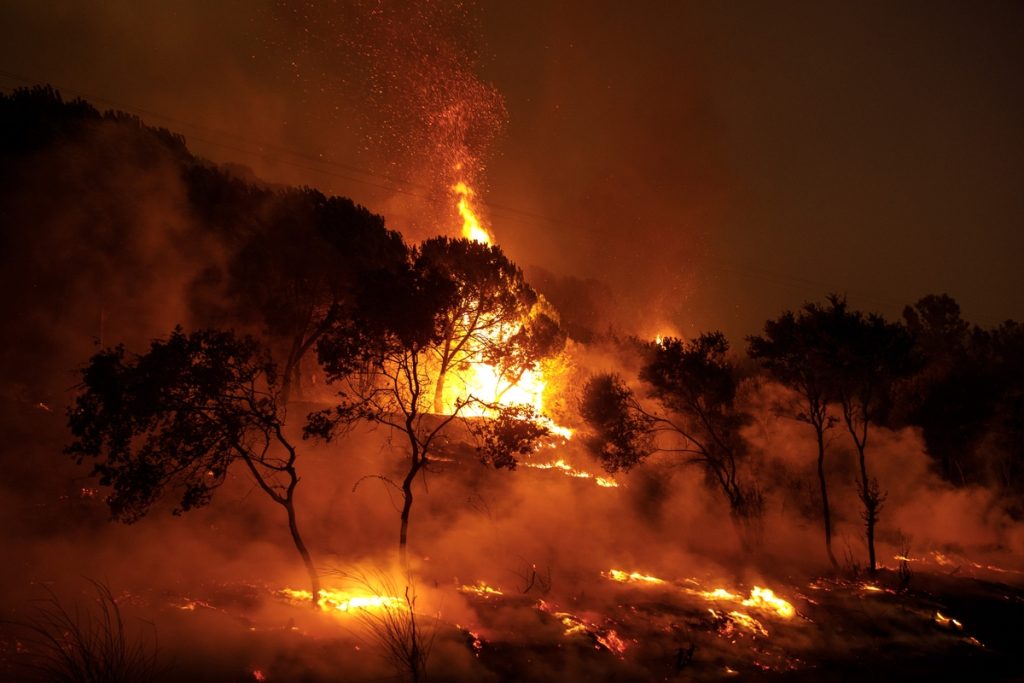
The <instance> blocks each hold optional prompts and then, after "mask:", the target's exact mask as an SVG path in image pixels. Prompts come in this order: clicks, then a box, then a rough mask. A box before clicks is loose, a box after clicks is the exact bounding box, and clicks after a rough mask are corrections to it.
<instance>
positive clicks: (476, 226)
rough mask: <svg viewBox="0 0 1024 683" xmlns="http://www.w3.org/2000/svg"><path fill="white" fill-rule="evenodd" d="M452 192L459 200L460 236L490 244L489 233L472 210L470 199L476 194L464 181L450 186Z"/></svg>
mask: <svg viewBox="0 0 1024 683" xmlns="http://www.w3.org/2000/svg"><path fill="white" fill-rule="evenodd" d="M452 192H454V193H455V195H456V196H457V197H458V198H459V203H458V209H459V215H460V216H462V236H463V237H465V238H466V239H468V240H473V241H474V242H483V243H484V244H492V243H493V240H492V239H491V233H490V232H488V231H487V228H485V227H484V226H483V225H481V223H480V218H479V217H478V216H477V215H476V211H474V210H473V204H472V201H471V200H472V199H473V196H474V195H475V194H476V193H475V192H474V191H473V188H471V187H470V186H469V185H467V184H466V183H465V182H464V181H462V180H460V181H459V182H457V183H455V184H454V185H452Z"/></svg>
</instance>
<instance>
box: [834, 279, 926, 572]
mask: <svg viewBox="0 0 1024 683" xmlns="http://www.w3.org/2000/svg"><path fill="white" fill-rule="evenodd" d="M829 306H830V308H829V311H828V313H829V317H830V319H831V321H832V323H833V327H832V330H833V332H832V334H831V337H832V346H831V348H830V349H823V350H825V351H830V352H831V353H830V354H829V355H830V357H831V358H832V362H833V367H834V373H833V381H834V382H835V396H836V399H837V401H838V402H839V405H840V408H841V410H842V415H843V423H844V424H845V425H846V428H847V431H848V432H849V433H850V437H851V438H852V440H853V443H854V446H855V447H856V449H857V459H858V463H859V465H860V490H859V492H858V494H859V497H860V500H861V503H862V504H863V506H864V510H863V512H862V515H863V518H864V526H865V535H866V539H867V546H868V562H869V564H868V566H869V568H870V571H871V573H872V574H874V572H875V569H876V566H877V563H876V558H875V526H876V524H877V523H878V515H879V511H880V510H881V506H882V502H883V501H884V499H885V494H884V493H883V492H882V490H881V488H880V487H879V484H878V481H877V480H876V479H875V478H873V477H870V476H869V474H868V467H867V460H866V457H865V450H866V448H867V443H868V435H869V430H870V427H871V425H872V424H877V423H878V422H879V421H880V420H881V419H883V418H884V416H885V413H886V412H887V410H888V402H889V399H890V397H891V396H892V392H893V387H894V385H895V383H896V382H897V381H898V380H900V379H902V378H903V377H905V376H907V375H909V374H910V371H911V369H912V364H911V338H910V335H909V334H908V333H907V331H906V329H905V328H904V327H902V326H900V325H898V324H893V323H888V322H886V321H885V320H884V319H883V318H882V317H881V316H879V315H876V314H870V315H867V316H865V315H864V314H862V313H861V312H860V311H850V310H849V309H848V308H847V305H846V301H845V300H843V299H840V298H838V297H835V296H832V297H830V298H829Z"/></svg>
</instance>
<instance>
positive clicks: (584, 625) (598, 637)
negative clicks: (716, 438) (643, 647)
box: [537, 600, 626, 657]
mask: <svg viewBox="0 0 1024 683" xmlns="http://www.w3.org/2000/svg"><path fill="white" fill-rule="evenodd" d="M537 609H539V610H541V611H542V612H547V613H548V614H550V615H551V616H553V617H554V618H556V619H558V620H559V621H560V622H562V625H563V626H565V631H564V634H565V635H567V636H574V635H584V636H589V637H590V638H593V640H594V648H595V649H598V650H600V649H602V648H603V649H605V650H608V651H609V652H612V653H614V654H616V655H619V656H620V657H621V656H622V654H623V653H624V652H625V651H626V641H624V640H623V639H622V638H621V637H619V634H618V633H616V632H615V631H614V630H613V629H610V628H602V627H600V626H598V625H597V624H593V623H590V622H588V621H587V620H585V619H583V618H581V617H578V616H576V615H575V614H570V613H569V612H556V611H554V609H553V607H552V606H551V605H550V604H548V603H547V602H545V601H544V600H539V601H538V602H537Z"/></svg>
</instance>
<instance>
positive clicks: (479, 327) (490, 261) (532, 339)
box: [415, 237, 557, 414]
mask: <svg viewBox="0 0 1024 683" xmlns="http://www.w3.org/2000/svg"><path fill="white" fill-rule="evenodd" d="M415 267H416V269H417V270H418V271H420V272H423V273H424V274H428V273H433V274H435V276H436V277H440V278H443V279H446V280H447V281H449V282H450V283H451V284H452V287H453V298H452V299H451V300H450V302H449V305H447V306H445V307H444V308H443V309H442V310H440V311H439V316H440V317H439V318H438V329H437V331H438V334H439V341H438V343H437V344H436V345H433V347H432V348H433V351H434V355H435V357H436V363H437V370H436V380H435V382H434V395H433V412H434V413H437V414H442V413H444V412H445V406H444V402H445V400H444V391H445V385H446V382H447V379H448V377H449V373H451V372H453V371H458V370H459V369H466V370H468V369H471V367H472V366H473V365H476V364H483V363H487V364H490V365H495V364H496V363H497V362H501V361H507V367H506V368H503V369H502V375H503V378H504V379H505V380H506V381H505V382H504V388H505V389H507V388H508V387H509V386H511V385H513V384H515V382H517V381H518V380H519V378H520V377H521V376H522V371H523V370H525V369H526V368H527V367H529V366H530V365H531V364H532V363H533V362H534V361H535V360H536V359H537V358H538V357H539V356H538V355H537V354H543V355H549V346H553V345H554V344H555V343H556V341H557V325H555V326H554V328H555V329H554V330H552V329H551V326H550V325H549V323H551V322H553V320H552V319H551V318H550V317H546V318H542V319H540V320H538V321H537V324H536V325H535V326H534V327H533V328H524V327H523V320H524V319H525V318H526V317H527V315H528V314H529V313H530V311H531V309H532V308H533V306H534V304H535V303H536V302H537V294H536V293H535V292H534V291H533V288H532V287H530V286H529V285H528V284H527V283H526V280H525V279H524V278H523V272H522V271H521V270H520V269H519V268H518V267H517V266H516V265H515V264H513V263H512V262H511V261H509V260H508V258H507V257H506V256H505V255H504V253H502V251H501V248H500V247H498V246H496V245H488V244H483V243H482V242H476V241H474V240H468V239H451V238H448V237H435V238H433V239H429V240H427V241H426V242H424V243H423V244H422V245H421V246H420V247H419V249H418V250H417V255H416V264H415ZM524 330H525V331H524ZM511 346H517V347H518V349H519V355H520V357H518V358H517V357H516V356H514V355H512V354H510V353H509V350H508V349H509V348H510V347H511ZM523 356H525V357H523ZM517 373H518V376H516V374H517ZM496 391H501V387H496ZM477 398H483V397H477ZM491 398H492V397H488V400H489V399H491Z"/></svg>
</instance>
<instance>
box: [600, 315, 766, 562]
mask: <svg viewBox="0 0 1024 683" xmlns="http://www.w3.org/2000/svg"><path fill="white" fill-rule="evenodd" d="M728 349H729V344H728V342H727V341H726V339H725V336H724V335H723V334H722V333H720V332H711V333H706V334H702V335H701V336H699V337H697V338H696V339H694V340H691V341H686V340H682V339H675V338H668V339H665V340H662V341H660V342H657V343H653V344H648V345H646V347H645V351H646V353H647V354H649V355H648V359H647V361H646V362H645V364H644V365H643V367H642V368H641V370H640V375H639V376H640V379H641V380H643V381H644V382H645V385H646V386H647V388H648V393H649V397H650V398H651V399H653V400H654V401H655V402H656V404H657V405H658V409H654V408H647V407H645V406H644V405H643V404H642V403H641V402H640V401H639V400H638V399H637V398H636V397H635V396H634V395H633V392H632V391H630V389H629V388H628V387H626V386H625V384H624V383H623V382H622V380H621V379H619V378H618V377H616V376H613V375H599V376H597V377H594V378H592V379H591V380H590V382H589V383H588V384H587V386H586V388H585V391H584V397H583V401H582V406H581V407H582V411H581V412H582V414H583V417H584V419H586V420H587V422H588V423H589V424H590V425H591V427H592V428H593V429H594V431H595V436H594V437H591V439H590V440H589V441H588V445H589V446H590V447H591V449H592V450H594V451H596V452H597V454H598V455H599V457H601V459H602V462H603V463H604V466H605V468H606V469H608V470H609V471H616V470H618V469H627V470H628V469H629V468H631V467H633V466H634V465H636V464H638V463H639V462H641V461H642V460H644V459H645V458H646V457H647V456H649V455H651V454H652V453H654V452H658V451H661V452H667V453H678V454H682V455H684V456H685V457H686V458H687V461H688V462H690V463H694V464H698V465H700V466H701V467H703V468H704V471H705V472H706V473H707V475H708V476H709V478H710V479H711V480H712V481H713V482H714V484H715V485H716V486H717V487H718V488H719V489H720V490H721V491H722V493H723V494H724V495H725V496H726V499H727V500H728V502H729V510H730V513H731V515H732V517H733V520H734V522H736V523H737V525H738V529H739V528H741V527H742V526H743V525H744V524H746V523H748V522H750V521H752V520H753V519H755V518H756V517H758V515H759V513H760V510H761V497H760V495H759V493H758V492H757V491H756V489H755V488H754V487H753V486H750V485H747V484H744V483H743V482H741V478H740V475H739V468H738V463H739V461H740V460H741V459H742V458H743V457H744V456H745V455H746V443H745V442H744V440H743V438H742V436H741V435H740V430H741V428H742V427H743V425H744V424H746V422H747V421H748V416H747V415H746V414H745V413H743V412H742V411H740V410H738V409H737V408H736V406H735V398H736V388H737V374H736V369H735V367H734V366H733V364H732V363H731V362H730V361H729V360H728V358H727V357H726V354H727V352H728ZM741 538H742V540H743V541H744V543H746V542H747V541H748V540H749V539H748V538H747V537H746V535H745V534H744V533H741Z"/></svg>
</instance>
